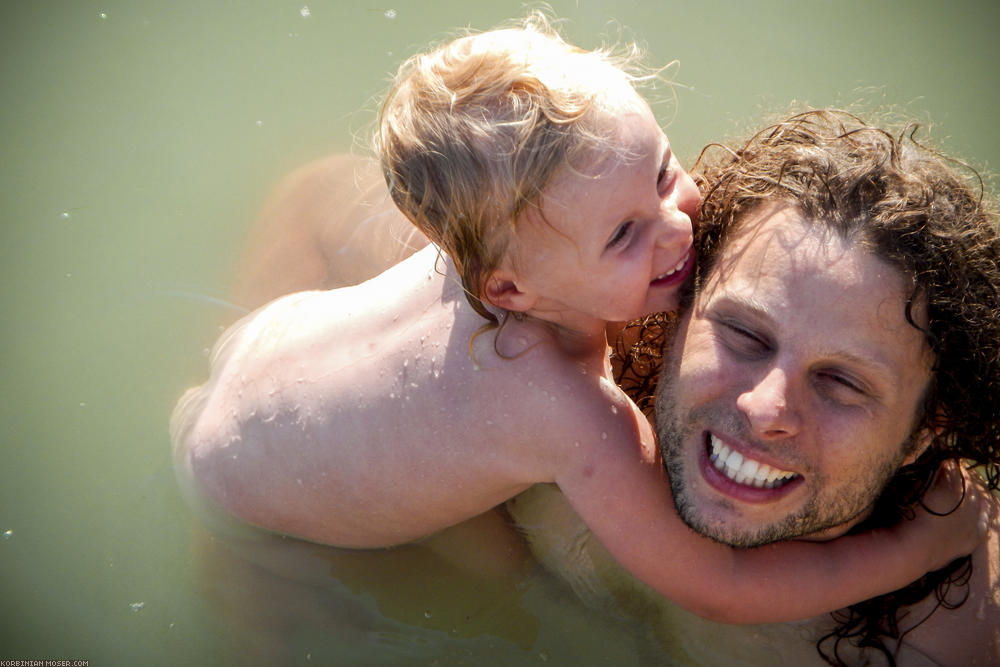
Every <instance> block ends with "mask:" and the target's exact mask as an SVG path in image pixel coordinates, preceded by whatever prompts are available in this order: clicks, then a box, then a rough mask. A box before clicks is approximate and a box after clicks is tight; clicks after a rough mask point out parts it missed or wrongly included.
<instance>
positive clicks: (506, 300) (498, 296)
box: [483, 269, 538, 313]
mask: <svg viewBox="0 0 1000 667" xmlns="http://www.w3.org/2000/svg"><path fill="white" fill-rule="evenodd" d="M516 280H517V279H516V277H515V276H514V274H513V273H511V272H510V271H507V270H504V269H498V270H496V271H494V272H493V274H492V275H491V276H490V277H489V278H488V279H487V280H486V286H485V288H484V290H483V291H484V292H485V297H486V300H487V301H489V302H490V303H492V304H493V305H494V306H496V307H497V308H503V309H504V310H509V311H513V312H519V313H523V312H527V311H528V310H530V309H531V308H533V307H534V305H535V302H536V301H537V300H538V297H537V296H535V295H534V294H533V293H531V292H522V291H521V290H520V289H518V286H517V282H516Z"/></svg>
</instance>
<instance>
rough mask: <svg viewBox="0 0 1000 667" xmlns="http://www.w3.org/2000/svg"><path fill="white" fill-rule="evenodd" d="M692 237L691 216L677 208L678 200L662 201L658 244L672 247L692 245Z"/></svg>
mask: <svg viewBox="0 0 1000 667" xmlns="http://www.w3.org/2000/svg"><path fill="white" fill-rule="evenodd" d="M691 238H692V230H691V218H690V217H688V214H687V213H685V212H684V211H682V210H680V209H679V208H677V202H676V201H674V200H673V199H667V200H664V201H663V202H661V203H660V225H659V228H658V229H657V236H656V245H657V246H659V247H661V248H671V247H674V246H678V245H682V244H683V245H685V246H687V245H690V244H691Z"/></svg>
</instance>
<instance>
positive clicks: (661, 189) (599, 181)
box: [512, 103, 700, 330]
mask: <svg viewBox="0 0 1000 667" xmlns="http://www.w3.org/2000/svg"><path fill="white" fill-rule="evenodd" d="M609 122H613V123H615V124H616V125H617V126H618V127H617V132H618V136H619V138H620V141H621V142H622V145H623V146H624V147H625V148H627V153H628V154H629V157H627V158H622V157H620V156H617V155H612V156H599V157H600V159H595V160H594V161H593V163H592V164H590V165H583V166H582V167H581V170H580V171H579V172H575V171H573V170H570V169H567V170H565V171H563V172H562V173H561V174H559V175H557V177H556V178H555V179H554V180H553V182H552V184H551V185H550V186H549V187H548V188H546V190H545V191H544V192H543V194H542V201H541V211H542V214H543V215H544V218H545V219H544V220H543V219H541V216H539V215H538V214H537V212H535V211H532V210H529V212H528V213H526V214H525V216H524V219H523V220H522V221H521V222H520V224H519V227H518V231H517V234H516V239H515V240H514V244H513V245H514V246H515V249H514V253H515V255H514V260H513V262H512V263H513V266H514V272H515V273H516V274H517V280H516V281H515V282H517V287H518V289H519V290H521V291H525V292H529V291H530V292H531V293H533V294H534V296H536V297H537V301H535V303H534V306H533V308H532V309H531V310H530V312H531V313H532V314H534V315H536V316H538V317H541V318H543V319H548V320H550V321H555V322H557V323H560V324H563V325H564V326H568V327H570V328H579V329H581V330H587V329H590V328H593V327H596V326H597V324H599V323H603V322H625V321H628V320H631V319H635V318H637V317H640V316H642V315H646V314H649V313H654V312H660V311H668V310H674V309H676V308H677V305H678V292H679V289H680V286H681V284H682V283H683V282H684V279H685V278H686V277H687V276H688V275H689V274H690V272H691V269H692V268H693V264H694V257H693V256H692V247H691V242H692V231H691V219H692V218H693V217H696V216H697V211H698V207H699V205H700V196H699V193H698V188H697V187H696V186H695V184H694V182H693V181H692V180H691V177H690V176H689V175H688V174H687V172H686V171H684V169H683V168H681V166H680V164H679V163H678V162H677V159H676V158H675V157H674V155H673V153H672V151H671V150H670V144H669V143H668V141H667V137H666V136H665V135H664V134H663V131H662V130H660V127H659V125H658V124H657V123H656V119H655V118H654V117H653V114H652V112H650V110H649V108H648V107H647V106H646V105H645V103H642V104H641V105H636V106H634V107H632V108H630V109H629V110H627V111H623V112H622V113H620V114H618V115H617V116H616V117H615V118H614V119H613V120H611V121H609ZM581 172H582V173H581Z"/></svg>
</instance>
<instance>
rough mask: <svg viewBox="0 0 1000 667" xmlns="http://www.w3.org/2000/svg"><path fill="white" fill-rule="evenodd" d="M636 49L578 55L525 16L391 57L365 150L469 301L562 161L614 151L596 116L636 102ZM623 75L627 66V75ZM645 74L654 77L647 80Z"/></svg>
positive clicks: (535, 18) (477, 305)
mask: <svg viewBox="0 0 1000 667" xmlns="http://www.w3.org/2000/svg"><path fill="white" fill-rule="evenodd" d="M637 61H638V50H637V49H636V48H635V47H634V46H633V47H632V48H631V49H629V50H628V51H627V52H625V53H624V54H619V55H612V54H611V53H610V52H609V51H608V50H604V49H598V50H594V51H585V50H583V49H580V48H577V47H575V46H572V45H570V44H568V43H566V42H565V41H564V40H563V39H562V37H561V36H560V35H559V34H558V32H557V31H556V30H555V29H554V28H553V27H552V26H551V24H550V22H549V21H548V20H547V19H546V18H545V16H543V15H541V14H538V13H535V14H532V15H530V16H529V17H528V18H526V19H525V20H523V21H521V22H520V23H519V25H517V26H516V27H513V28H504V29H498V30H493V31H489V32H484V33H479V34H470V35H466V36H463V37H460V38H458V39H455V40H454V41H451V42H449V43H447V44H444V45H443V46H441V47H438V48H436V49H434V50H431V51H429V52H426V53H421V54H417V55H415V56H413V57H411V58H410V59H408V60H407V61H406V62H404V63H403V64H402V66H400V68H399V72H398V73H397V75H396V78H395V81H394V84H393V86H392V88H391V89H390V91H389V94H388V96H387V98H386V100H385V102H384V103H383V105H382V109H381V113H380V115H379V126H378V130H377V133H376V137H375V148H376V152H377V153H378V155H379V158H380V160H381V164H382V170H383V173H384V175H385V179H386V183H387V184H388V186H389V192H390V193H391V195H392V198H393V201H394V202H395V203H396V205H397V206H398V207H399V208H400V210H401V211H402V212H403V213H404V214H405V215H406V216H407V217H408V218H409V219H410V220H411V221H412V222H413V223H414V224H415V225H416V226H417V227H418V228H419V229H420V230H421V231H422V232H423V233H424V234H425V235H426V236H427V237H428V238H430V240H431V241H432V242H434V243H435V244H436V245H437V246H438V247H440V248H441V249H442V250H443V251H444V252H445V253H447V254H448V256H449V257H450V258H451V259H452V261H453V262H454V263H455V265H456V267H457V268H458V271H459V273H460V275H461V276H462V284H463V286H464V288H465V291H466V294H467V297H468V299H469V302H470V303H471V304H472V307H473V308H474V309H475V310H476V311H477V312H478V313H479V314H480V315H482V316H483V317H485V318H486V319H487V320H489V321H490V322H493V323H496V317H495V316H494V315H493V314H492V313H490V312H489V311H488V310H487V309H486V307H485V306H484V305H483V302H482V301H481V300H480V294H482V291H483V288H484V286H485V282H486V280H487V279H488V278H489V276H490V274H491V273H492V271H493V270H495V269H496V268H497V267H498V266H499V264H500V261H501V259H502V258H503V255H504V252H505V251H506V249H507V247H508V243H509V241H510V236H511V231H512V230H513V229H514V224H515V221H516V220H517V219H518V217H519V216H520V215H521V214H522V213H523V212H524V211H525V210H526V209H527V208H528V207H529V206H532V205H534V204H537V202H538V199H539V197H540V195H541V193H542V191H543V190H544V188H545V187H546V185H547V184H548V183H549V182H550V180H551V179H552V177H553V175H554V174H555V173H556V172H558V171H559V170H560V169H561V168H562V167H568V166H570V165H572V164H574V163H578V158H580V157H581V156H585V154H588V153H589V154H591V155H592V152H591V151H593V150H595V149H603V150H608V149H609V148H613V147H614V139H615V137H614V136H613V134H612V132H611V130H609V129H608V128H607V124H606V123H602V122H601V121H602V120H603V119H606V118H607V117H608V116H609V115H613V114H615V113H616V112H617V111H618V110H620V109H622V108H625V107H626V105H633V106H634V104H635V103H636V100H638V99H640V98H639V97H638V95H637V93H635V90H634V89H633V87H632V85H633V82H635V81H637V80H640V79H644V78H651V77H649V76H647V77H643V76H640V75H638V74H634V72H636V71H637V69H636V68H637V67H638V65H637ZM630 71H631V72H633V73H630ZM652 76H655V75H652Z"/></svg>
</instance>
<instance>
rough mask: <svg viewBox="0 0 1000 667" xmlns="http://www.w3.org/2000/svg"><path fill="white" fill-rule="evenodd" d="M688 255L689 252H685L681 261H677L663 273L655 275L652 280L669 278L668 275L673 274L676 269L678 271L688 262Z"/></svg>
mask: <svg viewBox="0 0 1000 667" xmlns="http://www.w3.org/2000/svg"><path fill="white" fill-rule="evenodd" d="M690 256H691V253H687V254H686V255H684V258H683V259H682V260H681V261H679V262H677V264H676V265H675V266H674V268H672V269H670V270H669V271H667V272H666V273H664V274H663V275H659V276H656V278H654V279H653V280H654V281H656V280H663V279H664V278H669V277H670V276H672V275H674V274H675V273H677V272H678V271H680V270H681V269H683V268H684V266H685V265H686V264H687V263H688V258H689V257H690Z"/></svg>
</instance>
